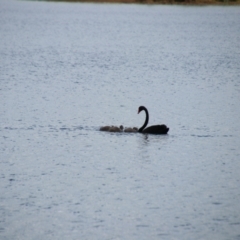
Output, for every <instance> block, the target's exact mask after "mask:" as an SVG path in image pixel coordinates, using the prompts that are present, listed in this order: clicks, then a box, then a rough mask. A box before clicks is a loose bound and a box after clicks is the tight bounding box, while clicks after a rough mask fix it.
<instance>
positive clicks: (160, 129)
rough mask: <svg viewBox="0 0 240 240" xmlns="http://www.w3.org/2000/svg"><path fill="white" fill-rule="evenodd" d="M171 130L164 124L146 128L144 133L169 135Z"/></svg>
mask: <svg viewBox="0 0 240 240" xmlns="http://www.w3.org/2000/svg"><path fill="white" fill-rule="evenodd" d="M168 131H169V128H168V127H167V126H166V125H164V124H162V125H153V126H150V127H147V128H145V129H144V130H143V131H142V133H151V134H167V133H168Z"/></svg>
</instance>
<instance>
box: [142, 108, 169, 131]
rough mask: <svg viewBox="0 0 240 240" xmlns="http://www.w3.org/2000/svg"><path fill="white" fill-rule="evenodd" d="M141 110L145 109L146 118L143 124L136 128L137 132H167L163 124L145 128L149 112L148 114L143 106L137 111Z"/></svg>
mask: <svg viewBox="0 0 240 240" xmlns="http://www.w3.org/2000/svg"><path fill="white" fill-rule="evenodd" d="M142 110H143V111H145V113H146V120H145V122H144V124H143V126H142V127H141V128H139V129H138V132H140V133H150V134H167V132H168V130H169V128H168V127H167V126H166V125H164V124H162V125H153V126H150V127H147V128H145V127H146V126H147V124H148V120H149V114H148V110H147V109H146V108H145V107H144V106H140V107H139V108H138V113H140V112H141V111H142Z"/></svg>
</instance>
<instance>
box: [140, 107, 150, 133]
mask: <svg viewBox="0 0 240 240" xmlns="http://www.w3.org/2000/svg"><path fill="white" fill-rule="evenodd" d="M143 110H144V111H145V113H146V119H145V123H144V124H143V125H142V127H141V128H139V130H138V132H142V131H143V129H144V128H145V127H146V126H147V124H148V119H149V116H148V110H147V109H146V108H145V109H143Z"/></svg>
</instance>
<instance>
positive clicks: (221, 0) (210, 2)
mask: <svg viewBox="0 0 240 240" xmlns="http://www.w3.org/2000/svg"><path fill="white" fill-rule="evenodd" d="M46 1H49V2H50V1H51V2H79V3H80V2H82V3H123V4H150V5H151V4H156V5H190V6H191V5H193V6H196V5H199V6H201V5H202V6H214V5H217V6H239V5H240V0H46Z"/></svg>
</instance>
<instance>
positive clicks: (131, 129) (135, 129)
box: [124, 127, 138, 132]
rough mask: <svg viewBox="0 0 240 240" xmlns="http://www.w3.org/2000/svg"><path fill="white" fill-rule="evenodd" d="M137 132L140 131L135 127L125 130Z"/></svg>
mask: <svg viewBox="0 0 240 240" xmlns="http://www.w3.org/2000/svg"><path fill="white" fill-rule="evenodd" d="M137 131H138V128H136V127H133V128H131V127H129V128H125V129H124V132H137Z"/></svg>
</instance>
